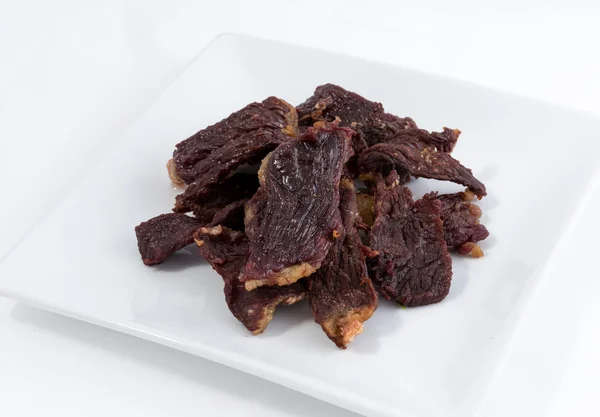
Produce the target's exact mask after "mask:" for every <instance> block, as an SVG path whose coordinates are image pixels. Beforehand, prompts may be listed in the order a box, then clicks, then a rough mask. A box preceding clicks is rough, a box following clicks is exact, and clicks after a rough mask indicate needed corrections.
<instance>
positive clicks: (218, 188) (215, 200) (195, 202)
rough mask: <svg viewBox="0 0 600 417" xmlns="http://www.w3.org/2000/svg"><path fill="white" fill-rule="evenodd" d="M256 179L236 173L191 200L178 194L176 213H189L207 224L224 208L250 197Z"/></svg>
mask: <svg viewBox="0 0 600 417" xmlns="http://www.w3.org/2000/svg"><path fill="white" fill-rule="evenodd" d="M258 186H259V183H258V177H257V176H256V174H255V175H248V174H242V173H236V174H234V175H233V176H231V177H229V178H227V179H226V180H224V181H223V182H221V183H218V184H211V185H208V186H206V187H204V188H203V189H202V190H201V191H199V192H198V193H196V194H195V195H194V197H193V198H189V199H186V196H189V194H186V193H184V194H180V195H178V196H177V197H176V198H175V208H173V211H174V212H176V213H187V212H189V211H191V212H192V213H194V217H196V218H197V219H198V220H200V221H202V222H204V223H205V224H206V223H209V222H211V221H212V220H213V218H214V216H215V214H216V213H217V212H218V211H220V210H222V209H223V208H224V207H225V206H227V205H229V204H231V203H234V202H236V201H239V200H244V199H248V198H250V197H252V196H253V195H254V193H255V192H256V190H258Z"/></svg>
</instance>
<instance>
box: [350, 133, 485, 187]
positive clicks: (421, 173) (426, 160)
mask: <svg viewBox="0 0 600 417" xmlns="http://www.w3.org/2000/svg"><path fill="white" fill-rule="evenodd" d="M358 165H359V169H360V171H361V172H363V173H373V172H380V173H382V174H383V175H387V174H388V173H389V172H390V171H392V170H396V171H397V172H398V173H399V174H400V176H401V177H402V174H403V173H404V174H405V173H408V174H410V175H412V176H415V177H423V178H432V179H436V180H443V181H452V182H455V183H458V184H462V185H464V186H466V187H469V189H470V190H471V191H473V192H474V193H475V194H477V195H478V196H479V197H482V196H484V195H486V190H485V185H483V183H481V181H479V180H478V179H477V178H475V177H474V176H473V173H472V172H471V170H470V169H468V168H465V167H464V166H462V165H461V164H460V162H458V161H457V160H456V159H454V158H452V157H451V156H450V154H448V153H446V152H439V151H437V149H436V147H435V146H431V145H428V144H427V143H425V142H424V141H422V140H421V133H420V131H419V130H418V129H410V130H406V131H404V132H402V133H401V134H399V135H398V136H396V137H395V138H394V139H391V140H390V141H388V142H387V143H380V144H378V145H375V146H372V147H370V148H369V149H367V150H366V151H364V152H363V153H362V154H361V155H360V158H359V160H358Z"/></svg>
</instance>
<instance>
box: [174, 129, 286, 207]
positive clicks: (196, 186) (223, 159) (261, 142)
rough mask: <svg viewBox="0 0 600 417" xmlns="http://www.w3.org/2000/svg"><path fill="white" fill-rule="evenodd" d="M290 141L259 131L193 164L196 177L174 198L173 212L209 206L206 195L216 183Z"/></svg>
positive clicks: (275, 132) (246, 135)
mask: <svg viewBox="0 0 600 417" xmlns="http://www.w3.org/2000/svg"><path fill="white" fill-rule="evenodd" d="M290 138H291V136H288V135H286V134H284V133H282V132H281V131H280V130H272V129H270V130H268V129H259V130H255V131H252V132H249V133H246V134H243V135H240V136H238V137H236V138H235V139H232V140H230V141H229V142H227V143H226V144H224V145H223V146H222V147H220V148H218V149H216V150H215V151H213V152H212V153H211V154H210V155H209V156H207V157H206V158H204V159H203V160H202V161H201V162H198V163H197V164H196V165H195V172H196V174H197V177H196V179H195V180H194V181H193V182H192V183H191V184H190V185H189V186H188V187H187V188H186V189H185V191H184V192H183V193H182V194H181V195H179V196H177V202H176V206H175V209H174V210H175V211H177V212H186V211H190V210H192V208H193V207H194V206H195V205H201V206H202V205H205V204H210V203H211V199H210V197H209V198H207V197H206V195H207V194H209V193H210V192H211V190H213V189H215V188H220V187H219V184H220V183H223V182H226V181H227V179H228V178H229V177H231V176H232V175H233V174H234V173H235V172H236V170H237V169H238V168H239V167H240V166H242V165H246V164H254V163H258V162H260V161H261V160H262V159H263V158H264V157H265V156H266V155H267V154H268V153H269V152H271V151H272V150H273V149H275V148H276V147H277V146H279V145H280V144H282V143H284V142H286V141H288V140H289V139H290Z"/></svg>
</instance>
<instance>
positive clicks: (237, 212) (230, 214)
mask: <svg viewBox="0 0 600 417" xmlns="http://www.w3.org/2000/svg"><path fill="white" fill-rule="evenodd" d="M248 200H250V199H249V198H245V199H243V200H238V201H234V202H233V203H231V204H228V205H226V206H225V207H223V208H222V209H221V210H219V211H218V212H217V213H215V216H214V217H213V219H212V221H211V222H210V223H209V224H208V225H207V226H208V227H213V226H218V225H221V226H225V227H228V228H229V229H233V230H244V207H245V205H246V203H247V202H248Z"/></svg>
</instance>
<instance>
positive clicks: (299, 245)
mask: <svg viewBox="0 0 600 417" xmlns="http://www.w3.org/2000/svg"><path fill="white" fill-rule="evenodd" d="M351 135H352V131H350V130H349V129H346V128H340V127H339V126H337V124H336V123H331V124H321V125H319V126H315V127H312V128H310V129H308V130H307V131H306V132H305V133H303V134H302V135H300V136H299V137H298V138H297V139H292V140H290V141H288V142H286V143H284V144H282V145H280V146H279V147H278V148H277V149H276V150H275V151H273V152H272V153H271V154H270V155H269V157H267V158H265V160H264V161H263V163H262V166H261V169H260V171H259V180H260V183H261V186H260V189H259V190H258V192H257V193H256V194H255V195H254V196H253V197H252V199H250V201H249V202H248V203H247V204H246V219H245V223H246V234H247V235H248V238H249V240H250V257H249V258H248V262H247V264H246V266H245V267H244V269H243V271H242V274H241V277H240V280H241V281H242V282H244V283H245V284H246V288H247V289H248V290H252V289H254V288H256V287H259V286H262V285H286V284H291V283H293V282H295V281H297V280H298V279H300V278H302V277H306V276H308V275H310V274H312V273H313V272H314V271H316V270H317V269H318V268H319V267H320V266H321V263H322V262H323V259H324V258H325V256H326V255H327V252H328V251H329V248H330V246H331V243H332V242H333V240H334V236H335V234H336V233H339V230H340V228H341V227H342V225H341V219H340V212H339V209H338V206H339V184H340V177H341V174H342V172H343V169H344V164H345V163H346V161H347V160H348V158H349V157H350V156H351V155H352V147H351V142H350V137H351Z"/></svg>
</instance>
